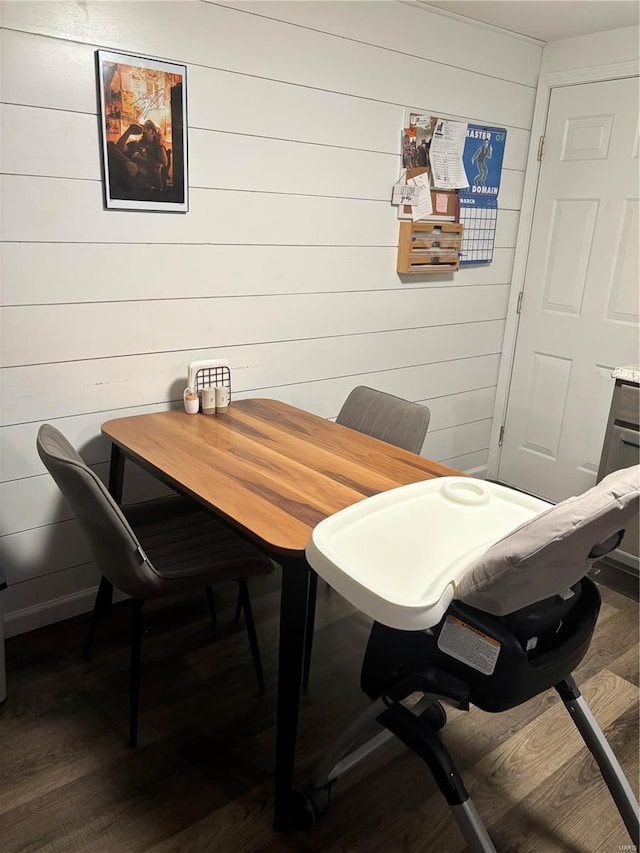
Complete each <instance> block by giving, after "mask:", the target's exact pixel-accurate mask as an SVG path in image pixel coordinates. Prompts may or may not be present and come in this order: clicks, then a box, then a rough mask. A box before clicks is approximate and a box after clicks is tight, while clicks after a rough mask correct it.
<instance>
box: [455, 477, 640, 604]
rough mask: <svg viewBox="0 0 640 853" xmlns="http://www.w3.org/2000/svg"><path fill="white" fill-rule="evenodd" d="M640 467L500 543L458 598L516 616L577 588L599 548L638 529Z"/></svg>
mask: <svg viewBox="0 0 640 853" xmlns="http://www.w3.org/2000/svg"><path fill="white" fill-rule="evenodd" d="M639 504H640V465H634V466H632V467H630V468H623V469H621V470H619V471H614V472H613V473H611V474H609V475H608V476H607V477H605V478H604V479H603V480H602V481H601V482H600V483H598V484H597V485H596V486H594V487H593V488H591V489H589V490H588V491H586V492H584V493H583V494H581V495H577V496H576V497H571V498H567V499H566V500H564V501H562V502H561V503H559V504H556V505H555V506H551V507H549V509H547V510H546V512H543V513H542V514H540V515H538V516H536V517H535V518H532V519H529V520H527V521H525V522H524V524H522V525H521V526H520V527H519V528H518V529H517V530H514V531H512V532H511V533H510V534H509V535H507V536H505V537H504V538H502V539H501V540H500V541H499V542H496V543H495V544H494V545H493V546H492V547H491V548H489V549H488V550H487V552H486V553H485V554H484V555H483V556H482V557H481V558H480V559H479V560H477V561H476V563H475V565H474V566H472V567H471V568H470V571H468V572H467V573H466V574H465V576H464V577H463V578H462V579H461V580H460V582H459V585H458V589H457V591H456V598H460V599H461V600H462V601H464V602H466V603H467V604H470V605H471V606H472V607H477V608H478V609H480V610H484V611H485V612H487V613H492V614H494V615H495V616H503V615H505V614H507V613H513V612H514V611H516V610H520V609H521V608H522V607H526V606H527V605H529V604H534V603H535V602H537V601H542V600H544V599H545V598H549V597H550V596H553V595H555V594H557V593H559V592H562V591H563V590H565V589H567V588H568V587H570V586H572V585H573V584H575V583H576V582H577V581H579V580H580V579H581V578H582V577H584V575H585V574H586V573H587V571H588V570H589V568H590V567H591V565H592V564H593V562H594V558H591V556H590V553H591V551H592V549H593V548H594V546H596V545H598V544H599V543H602V542H605V541H606V540H608V539H610V538H611V537H614V535H615V534H616V533H618V532H619V531H624V530H625V529H626V528H627V525H628V524H629V523H635V524H636V525H637V523H638V519H637V517H636V518H635V519H634V516H635V515H636V514H637V512H638V507H639Z"/></svg>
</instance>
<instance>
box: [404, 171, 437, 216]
mask: <svg viewBox="0 0 640 853" xmlns="http://www.w3.org/2000/svg"><path fill="white" fill-rule="evenodd" d="M407 184H409V186H413V187H415V188H416V189H417V190H418V191H419V196H418V200H417V202H415V203H414V204H413V206H412V208H411V218H412V219H413V221H414V222H416V221H417V220H418V219H424V218H425V217H427V216H431V214H432V213H433V206H432V204H431V189H430V184H429V173H428V172H423V173H422V174H420V175H416V176H415V177H414V178H409V180H408V181H407Z"/></svg>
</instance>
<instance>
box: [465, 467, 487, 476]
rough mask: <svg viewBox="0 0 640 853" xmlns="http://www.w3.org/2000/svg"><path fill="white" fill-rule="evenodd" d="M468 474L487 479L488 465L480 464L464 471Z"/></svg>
mask: <svg viewBox="0 0 640 853" xmlns="http://www.w3.org/2000/svg"><path fill="white" fill-rule="evenodd" d="M464 473H465V474H468V475H469V476H470V477H477V478H478V480H486V479H487V466H486V465H478V467H477V468H469V470H468V471H465V472H464Z"/></svg>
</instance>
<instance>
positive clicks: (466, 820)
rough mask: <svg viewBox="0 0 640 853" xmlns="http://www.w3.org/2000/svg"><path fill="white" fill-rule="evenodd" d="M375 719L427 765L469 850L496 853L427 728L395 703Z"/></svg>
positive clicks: (441, 748) (451, 764) (447, 758)
mask: <svg viewBox="0 0 640 853" xmlns="http://www.w3.org/2000/svg"><path fill="white" fill-rule="evenodd" d="M378 722H380V723H381V724H382V725H383V726H384V727H385V728H387V729H389V731H391V732H393V734H394V735H395V736H396V737H397V738H399V740H401V741H402V742H403V743H405V744H406V745H407V746H408V747H409V749H412V750H413V751H414V752H415V753H416V754H417V755H419V756H420V758H422V760H423V761H424V762H425V763H426V764H427V765H428V767H429V769H430V770H431V774H432V776H433V778H434V780H435V782H436V784H437V786H438V788H440V792H441V793H442V795H443V796H444V798H445V799H446V801H447V803H448V804H449V808H450V809H451V814H452V815H453V817H454V818H455V819H456V821H457V823H458V826H459V827H460V831H461V832H462V834H463V835H464V838H465V841H466V842H467V844H468V845H469V849H470V850H471V851H473V853H496V848H495V847H494V845H493V842H492V841H491V839H490V838H489V834H488V832H487V830H486V829H485V826H484V824H483V823H482V820H481V819H480V816H479V815H478V812H477V811H476V808H475V806H474V805H473V802H472V801H471V798H470V797H469V794H468V793H467V790H466V789H465V787H464V782H463V781H462V776H460V773H459V772H458V769H457V767H456V766H455V764H454V762H453V759H452V758H451V756H450V755H449V752H448V750H447V749H446V747H445V746H444V744H443V743H442V741H441V740H440V738H439V737H438V736H437V734H436V733H435V732H434V731H433V730H432V729H431V727H430V726H429V725H427V724H426V723H425V722H424V721H423V720H421V719H420V718H419V717H416V716H415V715H414V714H412V713H411V711H410V710H409V709H408V708H405V707H404V705H400V704H398V703H394V704H393V705H391V706H389V707H388V708H387V709H386V710H385V711H383V712H382V714H380V716H379V717H378Z"/></svg>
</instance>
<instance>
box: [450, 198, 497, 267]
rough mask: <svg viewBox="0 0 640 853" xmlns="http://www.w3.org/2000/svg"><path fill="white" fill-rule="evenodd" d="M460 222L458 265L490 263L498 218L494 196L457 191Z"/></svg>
mask: <svg viewBox="0 0 640 853" xmlns="http://www.w3.org/2000/svg"><path fill="white" fill-rule="evenodd" d="M458 196H459V202H460V217H459V218H460V222H461V223H462V224H463V225H464V232H463V235H462V246H461V249H460V265H461V266H462V265H463V264H490V263H491V261H492V260H493V244H494V241H495V236H496V222H497V219H498V199H497V198H496V197H495V196H482V195H472V194H471V193H459V194H458Z"/></svg>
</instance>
